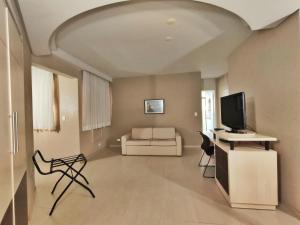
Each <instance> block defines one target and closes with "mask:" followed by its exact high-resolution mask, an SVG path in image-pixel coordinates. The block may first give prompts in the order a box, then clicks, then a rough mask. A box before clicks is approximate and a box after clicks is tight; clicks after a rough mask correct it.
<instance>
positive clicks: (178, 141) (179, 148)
mask: <svg viewBox="0 0 300 225" xmlns="http://www.w3.org/2000/svg"><path fill="white" fill-rule="evenodd" d="M176 154H177V155H178V156H182V140H181V136H180V134H179V133H178V132H176Z"/></svg>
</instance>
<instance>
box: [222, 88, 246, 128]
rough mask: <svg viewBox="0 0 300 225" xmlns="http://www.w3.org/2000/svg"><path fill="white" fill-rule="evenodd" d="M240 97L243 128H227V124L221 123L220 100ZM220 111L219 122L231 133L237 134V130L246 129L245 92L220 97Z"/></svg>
mask: <svg viewBox="0 0 300 225" xmlns="http://www.w3.org/2000/svg"><path fill="white" fill-rule="evenodd" d="M240 95H241V97H242V110H241V111H242V115H243V127H232V126H230V125H229V126H228V124H224V122H223V117H222V100H223V99H225V98H233V97H235V96H240ZM220 105H221V107H220V109H221V122H222V124H223V125H224V126H226V127H229V128H230V129H231V132H233V133H237V132H238V131H239V130H245V129H246V128H247V115H246V97H245V92H238V93H235V94H231V95H227V96H223V97H221V100H220Z"/></svg>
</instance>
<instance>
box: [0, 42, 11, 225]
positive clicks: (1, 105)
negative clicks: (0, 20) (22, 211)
mask: <svg viewBox="0 0 300 225" xmlns="http://www.w3.org/2000/svg"><path fill="white" fill-rule="evenodd" d="M0 77H1V82H0V124H1V126H0V221H1V220H2V218H3V216H4V215H5V212H6V210H7V208H8V206H9V204H10V202H11V199H12V191H11V183H12V182H11V153H10V150H11V149H10V123H9V101H8V100H9V98H8V78H7V59H6V47H5V46H4V43H3V42H0Z"/></svg>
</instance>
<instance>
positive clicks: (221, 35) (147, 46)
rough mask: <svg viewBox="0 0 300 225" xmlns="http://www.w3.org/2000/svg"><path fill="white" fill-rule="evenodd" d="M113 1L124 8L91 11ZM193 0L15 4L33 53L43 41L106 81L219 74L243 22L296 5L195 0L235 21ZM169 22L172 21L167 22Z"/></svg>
mask: <svg viewBox="0 0 300 225" xmlns="http://www.w3.org/2000/svg"><path fill="white" fill-rule="evenodd" d="M116 2H126V3H123V4H113V5H110V6H108V7H102V8H98V7H100V6H105V5H108V4H111V3H116ZM197 2H199V1H190V0H185V1H171V0H169V1H166V0H165V1H155V0H153V1H132V2H131V1H120V0H101V1H99V0H86V1H82V0H63V1H62V0H45V1H37V0H22V1H21V0H19V4H20V9H21V12H22V15H23V18H24V23H25V26H26V30H27V32H28V36H29V39H30V42H31V46H32V49H33V51H34V53H35V54H36V55H47V54H51V52H52V50H51V47H50V42H51V43H52V44H51V46H52V48H53V47H54V49H55V48H56V47H58V48H59V51H64V52H66V53H67V54H69V55H71V56H72V57H75V58H78V59H79V60H81V61H83V62H85V63H86V64H88V65H89V66H91V67H93V68H95V70H98V71H101V72H104V73H105V74H108V75H109V76H111V77H114V78H115V77H124V76H140V75H148V74H173V73H182V72H194V71H201V72H202V76H203V77H216V76H220V75H222V74H223V73H225V72H226V71H227V57H228V55H229V54H230V53H231V52H232V51H233V49H234V48H235V47H236V46H237V45H239V44H240V43H241V42H242V41H243V40H244V39H245V38H247V36H248V35H249V34H250V29H249V28H248V27H247V26H246V25H247V24H249V26H250V27H251V29H252V30H256V29H262V28H264V27H266V26H268V25H270V24H272V23H273V22H276V21H278V20H279V19H281V18H283V17H285V16H287V15H289V14H291V13H292V12H294V11H295V10H297V9H298V8H299V5H300V3H299V1H298V0H289V3H287V2H286V1H284V0H277V1H276V4H274V1H273V0H264V1H263V2H264V3H263V4H262V3H261V2H262V1H261V0H247V1H246V0H244V1H236V0H205V1H201V2H207V3H210V4H213V5H217V6H220V7H222V8H225V9H227V10H229V11H231V12H233V13H235V14H236V15H238V16H239V17H241V18H243V19H244V20H245V22H243V21H242V20H241V19H240V18H239V17H238V16H236V15H234V14H233V13H230V12H228V11H226V10H224V9H221V8H218V7H214V6H212V5H208V4H202V3H197ZM94 8H98V9H96V10H93V11H90V12H89V13H84V14H81V13H83V12H86V11H88V10H90V9H94ZM266 9H267V11H265V10H266ZM79 14H81V15H79ZM77 15H79V16H77ZM75 16H77V17H75ZM71 18H72V19H71ZM169 18H175V20H176V21H175V23H174V24H171V25H169V24H167V23H166V21H167V20H168V19H169ZM69 19H71V20H69ZM66 21H68V22H67V23H65V22H66ZM64 23H65V24H64ZM169 37H170V38H171V39H172V40H171V41H166V40H165V39H166V38H169ZM65 55H66V54H65Z"/></svg>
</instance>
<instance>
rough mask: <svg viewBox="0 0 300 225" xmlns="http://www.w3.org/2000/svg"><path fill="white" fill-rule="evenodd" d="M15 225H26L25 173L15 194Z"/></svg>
mask: <svg viewBox="0 0 300 225" xmlns="http://www.w3.org/2000/svg"><path fill="white" fill-rule="evenodd" d="M15 215H16V225H27V224H28V206H27V174H26V173H25V174H24V176H23V178H22V181H21V183H20V185H19V187H18V189H17V192H16V194H15Z"/></svg>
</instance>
